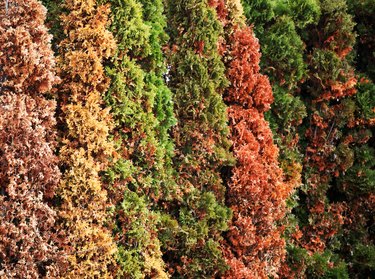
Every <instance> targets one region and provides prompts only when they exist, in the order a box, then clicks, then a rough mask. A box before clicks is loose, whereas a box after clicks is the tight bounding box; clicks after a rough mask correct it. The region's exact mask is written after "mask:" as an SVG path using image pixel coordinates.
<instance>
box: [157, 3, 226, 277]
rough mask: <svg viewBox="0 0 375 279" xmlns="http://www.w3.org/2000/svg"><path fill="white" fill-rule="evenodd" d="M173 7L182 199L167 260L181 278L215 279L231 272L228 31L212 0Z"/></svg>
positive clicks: (171, 75) (172, 74) (171, 53)
mask: <svg viewBox="0 0 375 279" xmlns="http://www.w3.org/2000/svg"><path fill="white" fill-rule="evenodd" d="M167 8H168V10H167V16H168V22H169V24H168V31H169V32H168V33H169V35H170V40H169V49H168V58H169V61H168V62H169V65H170V69H169V72H168V79H169V82H168V85H169V87H170V88H171V90H172V92H173V94H174V100H175V113H176V117H177V125H176V127H175V128H174V129H173V139H174V141H175V145H176V155H175V157H174V163H175V168H176V170H177V172H178V177H177V179H176V181H177V184H178V185H179V189H180V191H181V198H182V199H181V201H178V203H177V204H175V205H174V206H173V207H172V208H171V213H172V214H173V215H174V216H176V217H177V222H176V226H175V227H176V228H175V229H173V227H171V228H168V230H169V231H170V232H169V235H168V238H166V237H165V238H164V245H165V246H166V248H165V249H166V250H167V251H166V253H165V258H166V260H167V262H168V264H169V266H170V267H171V268H173V273H172V274H174V275H176V276H181V277H188V278H199V277H213V276H215V275H218V274H220V273H221V272H223V271H224V270H225V269H226V265H225V262H224V258H223V256H222V252H221V250H220V240H221V238H222V237H221V233H222V232H223V231H224V230H226V229H227V227H228V225H227V222H228V220H229V219H230V217H231V212H230V210H229V209H228V208H227V207H226V206H225V205H224V196H225V187H224V185H223V182H222V179H221V177H220V169H221V168H222V167H223V166H224V165H226V164H228V163H229V161H230V160H231V156H230V154H229V152H228V150H229V146H230V143H229V140H228V127H227V124H226V122H227V115H226V107H225V104H224V102H223V99H222V96H221V95H222V93H223V91H224V88H225V86H226V85H227V80H226V78H225V73H224V71H225V68H224V64H223V63H222V61H221V58H220V56H219V50H218V42H219V36H220V35H221V34H222V32H223V29H222V26H221V24H220V22H219V21H218V19H217V17H216V13H215V10H214V9H213V8H210V7H209V6H208V3H207V1H204V0H187V1H170V2H168V3H167ZM170 222H173V220H170ZM177 223H178V224H177ZM177 226H178V227H177Z"/></svg>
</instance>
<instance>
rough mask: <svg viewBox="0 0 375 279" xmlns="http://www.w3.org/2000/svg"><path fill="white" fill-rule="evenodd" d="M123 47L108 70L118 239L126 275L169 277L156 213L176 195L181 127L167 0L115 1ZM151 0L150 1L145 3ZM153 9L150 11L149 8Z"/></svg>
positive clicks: (114, 21) (122, 274) (116, 31)
mask: <svg viewBox="0 0 375 279" xmlns="http://www.w3.org/2000/svg"><path fill="white" fill-rule="evenodd" d="M109 2H110V4H111V9H112V25H111V31H112V33H113V34H114V36H115V38H116V40H117V48H118V50H117V52H116V54H115V56H114V57H113V59H112V60H111V63H110V65H108V67H107V74H108V76H109V77H110V78H111V81H112V82H111V86H110V89H109V91H108V93H107V94H106V97H105V100H106V103H107V106H109V107H111V112H112V115H113V118H114V121H115V128H114V131H113V138H114V141H115V144H116V148H117V153H118V154H119V156H120V157H121V159H120V160H118V161H117V163H115V164H114V165H113V166H112V167H111V168H110V169H108V170H107V172H106V175H105V176H106V179H107V181H108V184H109V186H108V189H109V192H110V195H111V199H112V201H113V202H114V203H115V204H116V207H115V210H114V213H113V214H114V216H115V227H114V234H115V237H116V239H117V240H118V247H119V253H118V257H117V259H118V262H119V265H120V270H119V273H118V276H119V277H129V278H145V277H153V278H168V277H169V276H168V274H167V273H166V271H165V270H164V262H163V260H162V258H161V256H162V254H161V251H160V242H159V240H158V235H157V225H158V224H159V223H160V221H159V214H158V213H157V212H156V210H157V208H158V204H159V203H163V202H165V201H167V200H172V199H173V197H174V196H175V194H176V184H175V183H174V180H173V170H172V165H171V157H172V156H173V144H172V142H171V140H170V138H169V135H168V130H169V129H170V127H171V126H172V125H173V124H174V122H175V120H174V117H173V110H172V108H173V104H172V102H171V93H170V91H169V90H168V88H167V87H166V85H165V83H164V80H163V73H164V71H165V68H166V66H165V62H164V60H165V59H164V57H163V53H162V49H161V44H162V43H163V41H165V40H166V37H165V35H163V32H164V31H163V29H164V27H165V22H163V20H164V18H163V16H162V8H163V6H162V5H161V3H159V2H156V3H147V5H145V10H143V8H142V2H141V1H137V0H110V1H109ZM145 4H146V3H145ZM146 7H147V9H146Z"/></svg>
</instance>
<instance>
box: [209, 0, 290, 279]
mask: <svg viewBox="0 0 375 279" xmlns="http://www.w3.org/2000/svg"><path fill="white" fill-rule="evenodd" d="M212 5H214V6H216V9H217V11H218V15H219V18H220V19H221V22H222V23H223V25H224V29H225V35H226V36H225V42H224V44H223V48H222V50H223V61H225V64H226V75H227V78H228V80H229V82H230V84H231V85H230V86H229V87H228V88H227V90H226V91H225V93H224V100H225V101H226V103H227V104H228V115H229V125H230V135H231V140H232V142H233V151H234V155H235V158H236V161H237V163H236V165H235V166H234V167H233V168H232V169H231V177H230V179H229V180H230V181H229V183H228V192H227V203H228V204H229V205H230V208H231V209H232V211H233V219H232V223H231V226H230V229H229V231H228V232H227V233H226V239H227V245H226V249H225V255H226V261H227V262H228V264H229V266H230V270H229V271H228V272H227V273H226V274H225V276H224V277H223V278H269V276H277V271H278V269H279V268H280V265H281V262H282V260H283V258H284V257H285V252H286V251H285V241H284V240H283V239H282V234H283V226H281V224H280V221H281V220H282V219H283V218H284V216H285V212H286V199H287V198H288V196H289V195H290V192H291V189H290V188H288V187H289V185H288V184H286V183H284V181H283V180H284V178H283V173H282V170H281V169H280V167H279V166H278V164H279V163H278V160H277V159H278V148H277V147H276V145H275V144H274V143H273V138H272V132H271V129H270V127H269V125H268V123H267V121H266V120H265V119H264V112H265V111H267V110H269V109H270V105H271V103H272V101H273V96H272V89H271V85H270V83H269V80H268V78H267V77H266V76H265V75H262V74H261V73H259V71H260V67H259V63H260V56H261V55H260V52H259V48H260V47H259V42H258V40H257V39H256V38H255V36H254V33H253V30H252V28H250V27H247V26H246V25H245V21H244V16H243V15H242V6H241V4H240V3H238V1H230V0H228V1H212Z"/></svg>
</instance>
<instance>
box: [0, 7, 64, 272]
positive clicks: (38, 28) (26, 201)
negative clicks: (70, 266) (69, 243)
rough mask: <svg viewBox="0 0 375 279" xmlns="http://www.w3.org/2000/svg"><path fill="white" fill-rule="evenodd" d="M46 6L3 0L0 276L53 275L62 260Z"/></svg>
mask: <svg viewBox="0 0 375 279" xmlns="http://www.w3.org/2000/svg"><path fill="white" fill-rule="evenodd" d="M45 12H46V11H45V9H44V7H43V6H42V5H41V4H40V2H38V1H34V0H31V1H30V0H29V1H22V0H16V1H9V3H8V7H7V9H6V7H5V6H4V5H3V4H2V5H0V65H1V66H0V70H1V72H0V185H1V188H0V277H1V278H3V276H5V277H6V278H44V277H48V278H53V277H58V276H59V275H60V272H61V271H62V268H63V262H64V261H63V258H62V255H61V253H60V252H59V249H58V247H57V246H56V242H57V241H58V240H57V236H56V231H55V230H54V229H53V227H54V224H55V217H56V212H55V211H54V210H53V209H52V208H51V207H50V206H49V202H50V199H51V198H52V197H53V196H54V190H55V188H56V186H57V184H58V182H59V179H60V171H59V169H58V167H57V163H58V160H57V158H56V156H55V155H54V149H55V146H56V143H55V136H56V133H55V129H54V128H55V124H56V121H55V118H54V110H55V102H53V101H48V100H46V99H45V98H44V97H42V95H41V93H45V92H47V91H48V90H50V89H51V87H52V85H53V84H55V83H56V82H57V81H58V78H57V77H56V76H55V73H54V71H53V67H54V59H53V56H52V50H51V46H50V43H49V42H50V36H49V35H48V33H47V29H46V28H45V26H44V25H43V24H44V20H45Z"/></svg>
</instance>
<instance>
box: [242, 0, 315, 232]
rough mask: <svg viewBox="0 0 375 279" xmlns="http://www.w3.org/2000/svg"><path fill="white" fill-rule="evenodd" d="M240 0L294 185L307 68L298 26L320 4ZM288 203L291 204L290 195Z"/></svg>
mask: <svg viewBox="0 0 375 279" xmlns="http://www.w3.org/2000/svg"><path fill="white" fill-rule="evenodd" d="M243 3H244V10H245V15H246V17H247V19H248V22H249V24H254V32H255V34H256V35H257V36H258V38H259V41H260V45H261V51H262V58H261V71H262V72H263V73H266V74H267V75H268V76H269V78H270V81H271V84H272V88H273V93H274V98H275V100H274V103H273V104H272V109H271V110H270V111H269V112H267V114H266V116H267V119H268V120H269V121H270V125H271V127H272V129H273V131H274V133H275V139H276V143H277V145H278V147H279V148H280V157H279V160H280V164H281V167H282V169H283V171H284V173H285V176H284V177H285V182H286V183H288V184H290V186H291V187H298V186H300V184H301V171H302V154H301V151H300V146H299V138H300V136H299V134H298V132H297V129H298V126H299V125H300V124H301V123H302V121H303V119H304V118H305V116H306V108H305V105H304V103H303V102H302V101H301V99H300V96H299V91H300V90H299V87H300V85H301V84H302V83H303V81H304V78H305V77H306V69H307V65H306V63H305V61H304V57H303V55H304V48H305V45H304V43H303V41H302V36H303V31H301V29H302V28H305V27H306V26H309V25H310V24H313V23H316V21H317V20H318V18H319V13H320V10H319V9H320V7H319V5H318V3H317V1H316V0H309V1H305V0H301V1H289V0H282V1H273V0H261V1H260V0H257V1H247V0H244V1H243ZM290 205H291V206H293V205H294V202H293V199H292V200H291V203H290ZM292 226H293V225H292Z"/></svg>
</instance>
